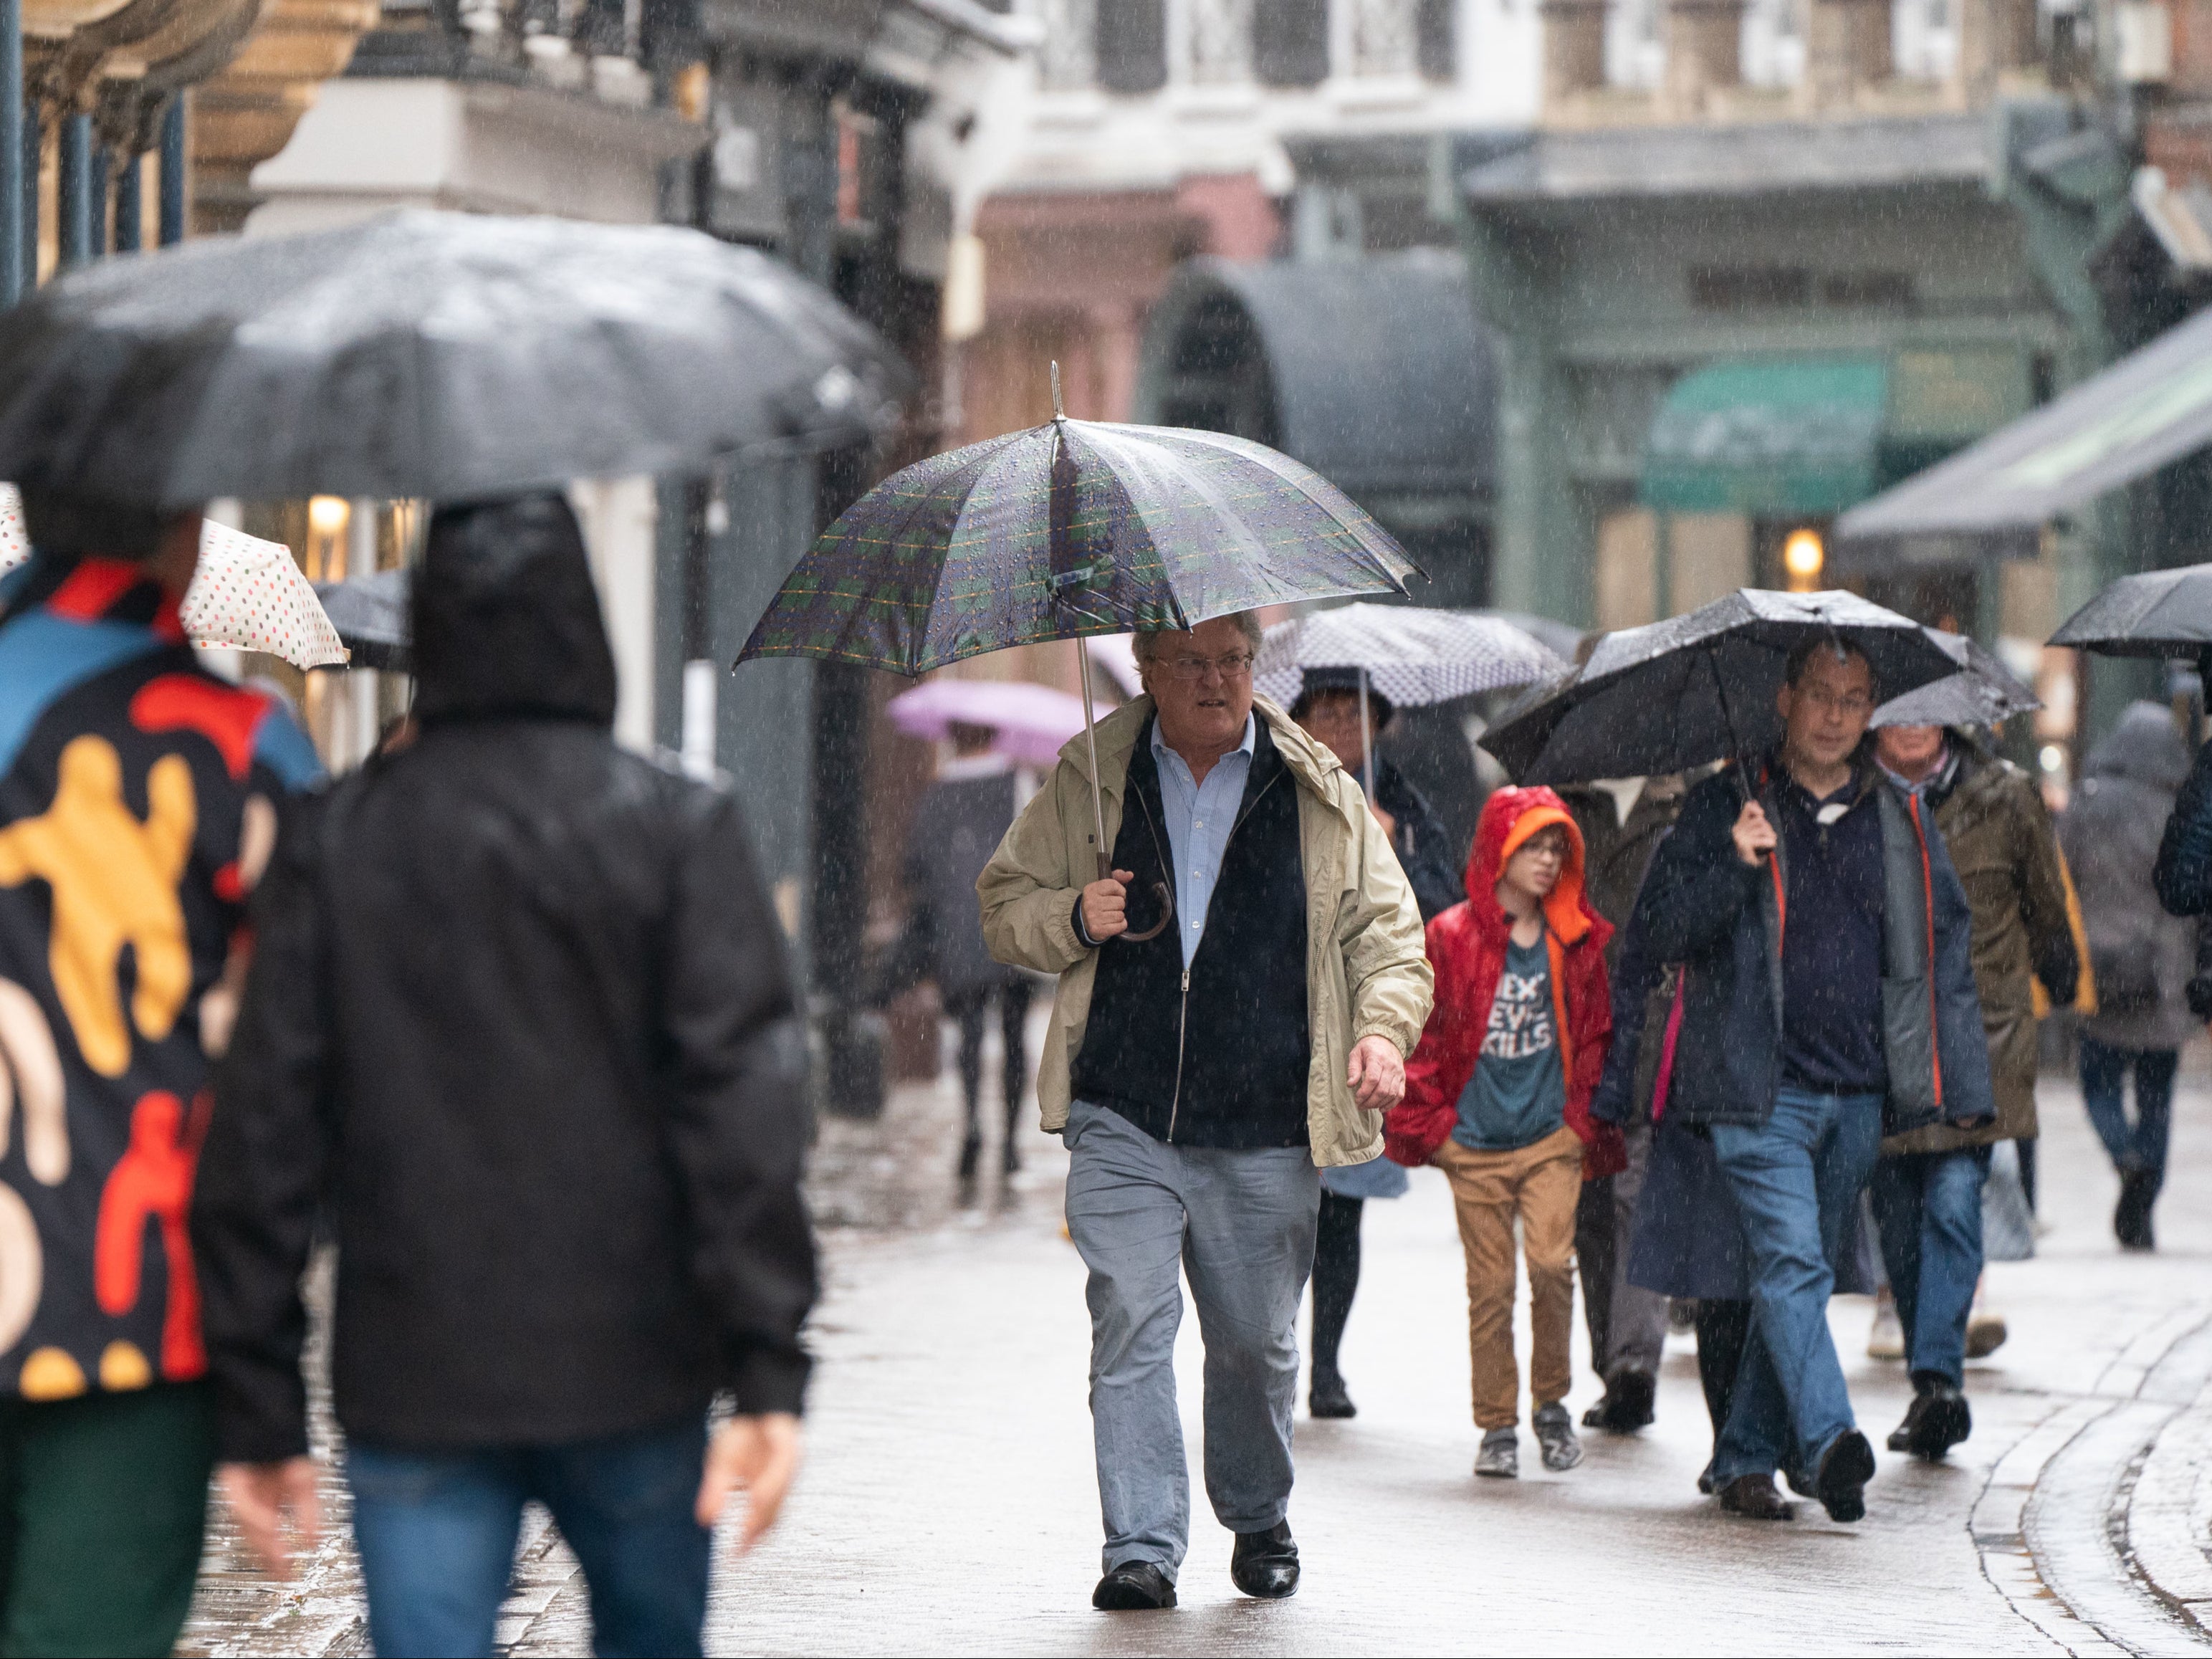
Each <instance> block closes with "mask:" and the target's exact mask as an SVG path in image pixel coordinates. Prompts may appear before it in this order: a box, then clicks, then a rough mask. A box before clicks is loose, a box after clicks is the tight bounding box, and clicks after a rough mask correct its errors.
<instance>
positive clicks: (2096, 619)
mask: <svg viewBox="0 0 2212 1659" xmlns="http://www.w3.org/2000/svg"><path fill="white" fill-rule="evenodd" d="M2051 644H2053V645H2071V646H2078V647H2081V649H2083V650H2086V651H2094V652H2097V653H2099V654H2100V655H2102V656H2107V657H2179V658H2185V659H2186V658H2193V657H2197V656H2198V655H2200V654H2201V653H2203V652H2204V650H2205V649H2206V648H2207V647H2212V564H2192V565H2185V566H2183V567H2182V568H2180V569H2179V570H2148V571H2145V572H2144V573H2143V574H2142V575H2140V576H2123V577H2121V578H2120V579H2119V580H2118V581H2116V582H2114V583H2113V584H2112V586H2110V587H2107V588H2106V590H2105V591H2104V592H2101V593H2100V594H2098V595H2097V597H2096V598H2095V599H2092V600H2090V601H2089V603H2088V604H2087V605H2083V606H2082V607H2081V609H2080V610H2079V611H2075V613H2074V614H2073V615H2072V616H2070V617H2068V618H2067V619H2066V622H2065V624H2064V626H2063V627H2061V628H2060V629H2059V630H2058V631H2057V633H2056V634H2053V635H2051Z"/></svg>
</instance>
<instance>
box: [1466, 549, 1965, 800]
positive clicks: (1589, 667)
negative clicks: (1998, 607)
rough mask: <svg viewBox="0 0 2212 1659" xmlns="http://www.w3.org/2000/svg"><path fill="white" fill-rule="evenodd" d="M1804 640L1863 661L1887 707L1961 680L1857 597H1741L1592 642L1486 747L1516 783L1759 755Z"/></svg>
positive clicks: (1778, 727)
mask: <svg viewBox="0 0 2212 1659" xmlns="http://www.w3.org/2000/svg"><path fill="white" fill-rule="evenodd" d="M1808 639H1826V640H1840V641H1844V643H1847V644H1849V645H1850V646H1852V647H1855V648H1856V649H1857V650H1859V651H1861V652H1863V653H1865V656H1866V658H1867V660H1868V662H1869V664H1870V665H1872V666H1873V669H1874V673H1875V685H1876V687H1877V689H1878V690H1879V691H1881V692H1882V693H1886V694H1888V695H1892V696H1895V695H1899V694H1901V693H1903V692H1905V691H1909V690H1917V688H1918V687H1920V686H1923V685H1925V684H1928V683H1929V681H1931V680H1936V679H1941V678H1944V677H1946V676H1948V675H1950V674H1953V673H1955V672H1957V671H1958V668H1959V665H1958V664H1957V663H1956V662H1955V661H1954V660H1953V659H1951V657H1950V656H1949V655H1948V654H1947V653H1945V652H1944V650H1943V649H1942V647H1940V646H1938V645H1937V644H1936V642H1935V641H1932V640H1930V639H1929V637H1928V635H1927V633H1926V631H1925V630H1923V629H1922V628H1921V627H1920V626H1919V624H1917V623H1914V622H1912V621H1911V619H1910V618H1908V617H1901V616H1899V615H1898V614H1897V612H1895V611H1889V610H1886V609H1884V608H1883V607H1882V606H1881V605H1875V604H1872V603H1870V602H1869V601H1868V600H1865V599H1860V598H1859V597H1858V596H1857V594H1854V593H1843V592H1827V593H1777V592H1768V591H1766V590H1765V589H1761V588H1749V587H1747V588H1742V589H1740V590H1738V591H1737V592H1734V593H1731V594H1729V596H1728V597H1727V598H1725V599H1716V600H1714V601H1713V602H1712V603H1711V605H1701V606H1699V608H1698V609H1697V610H1695V611H1691V612H1690V613H1688V614H1687V615H1686V616H1681V617H1669V618H1668V619H1667V620H1666V621H1664V622H1656V623H1647V624H1646V625H1645V626H1644V627H1642V628H1628V629H1621V630H1620V632H1618V633H1613V634H1608V635H1606V636H1605V638H1603V639H1602V640H1601V641H1598V644H1597V647H1596V649H1595V650H1594V651H1592V652H1591V653H1590V657H1589V661H1588V662H1587V663H1585V664H1583V666H1582V667H1581V668H1580V669H1579V670H1577V671H1576V672H1575V673H1574V674H1572V675H1571V676H1565V677H1563V678H1561V679H1559V680H1557V681H1554V682H1553V683H1552V684H1549V685H1547V686H1539V687H1537V688H1536V690H1534V691H1533V692H1532V693H1531V694H1530V695H1529V696H1528V697H1526V698H1524V699H1522V702H1520V703H1518V704H1516V706H1515V707H1514V708H1513V709H1512V710H1511V711H1510V712H1509V713H1508V714H1507V715H1506V716H1505V718H1504V720H1500V721H1499V722H1498V725H1497V726H1493V727H1492V728H1491V730H1490V731H1489V732H1487V733H1486V734H1485V735H1484V737H1483V738H1482V746H1483V747H1484V748H1486V749H1487V750H1490V752H1491V753H1492V754H1493V755H1495V756H1496V757H1498V760H1499V761H1500V762H1501V763H1503V764H1504V767H1505V769H1506V770H1507V771H1509V772H1510V773H1511V774H1512V775H1513V777H1514V779H1515V781H1517V782H1520V783H1578V782H1583V781H1588V780H1589V779H1591V778H1618V777H1638V776H1645V775H1652V774H1656V773H1663V772H1680V771H1686V770H1687V769H1690V768H1692V767H1695V766H1703V765H1704V764H1705V763H1707V762H1708V761H1716V760H1724V759H1733V758H1737V757H1747V756H1752V755H1757V754H1759V753H1762V752H1764V751H1765V750H1767V749H1769V748H1771V747H1772V746H1773V744H1775V743H1777V742H1778V741H1779V739H1780V738H1781V735H1782V717H1781V715H1780V714H1778V713H1777V712H1776V709H1775V707H1774V696H1775V693H1776V692H1777V691H1778V690H1781V687H1782V677H1783V672H1784V667H1785V665H1787V663H1788V660H1789V657H1790V653H1791V652H1792V651H1793V650H1795V649H1796V647H1798V645H1799V644H1801V643H1802V642H1803V641H1806V640H1808Z"/></svg>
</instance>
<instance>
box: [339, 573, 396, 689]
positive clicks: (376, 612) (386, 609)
mask: <svg viewBox="0 0 2212 1659" xmlns="http://www.w3.org/2000/svg"><path fill="white" fill-rule="evenodd" d="M413 586H414V584H413V580H412V578H411V577H410V574H409V573H408V572H407V571H405V570H380V571H378V572H376V573H375V574H374V575H369V576H356V577H355V578H353V579H352V580H350V581H343V582H317V583H316V584H315V596H316V598H318V599H320V600H322V602H323V614H324V615H325V616H326V617H329V618H330V619H331V627H333V628H335V629H337V630H338V638H339V639H340V640H341V641H343V643H344V645H345V647H346V649H347V650H349V651H350V652H352V653H353V662H352V666H354V667H356V668H389V669H394V670H397V671H398V672H400V673H403V674H404V673H409V672H411V671H412V670H413V667H414V662H413V659H412V657H411V655H410V646H411V644H412V642H413V625H412V623H411V621H410V617H409V616H408V601H409V598H410V594H411V593H412V592H413Z"/></svg>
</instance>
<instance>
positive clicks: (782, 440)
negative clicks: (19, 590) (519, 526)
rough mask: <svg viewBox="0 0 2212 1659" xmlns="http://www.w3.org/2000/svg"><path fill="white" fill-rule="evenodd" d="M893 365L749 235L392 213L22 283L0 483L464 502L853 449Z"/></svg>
mask: <svg viewBox="0 0 2212 1659" xmlns="http://www.w3.org/2000/svg"><path fill="white" fill-rule="evenodd" d="M909 384H910V380H909V376H908V371H907V370H906V368H904V367H903V365H902V364H901V363H900V362H899V361H898V359H897V357H896V355H895V354H894V353H893V352H892V351H891V349H890V347H889V346H887V345H886V344H885V343H884V342H883V340H882V339H881V338H880V337H878V336H877V335H876V334H875V332H874V331H872V330H871V329H869V328H868V327H867V326H866V325H865V324H863V323H861V322H860V321H859V320H858V319H856V318H854V316H853V315H852V314H851V313H848V312H847V311H846V310H845V309H844V308H843V307H841V306H839V305H838V304H837V302H836V301H835V300H833V299H832V298H830V296H829V295H828V294H827V293H825V292H823V290H822V289H819V288H817V287H815V286H814V285H813V284H811V283H808V282H807V281H806V280H805V278H804V277H802V276H799V274H798V273H797V272H796V271H794V270H792V269H791V268H790V267H789V266H787V265H782V264H777V263H776V262H775V260H773V259H770V258H768V257H767V256H766V255H764V254H762V253H759V252H755V251H754V250H752V249H750V248H744V247H738V246H732V245H731V244H729V243H726V242H720V241H717V240H714V238H713V237H710V236H707V235H705V234H702V233H700V232H698V231H695V230H686V229H683V228H678V227H674V226H617V225H597V224H584V223H579V222H573V221H568V220H559V219H513V218H496V217H492V216H487V215H481V214H463V213H431V212H424V211H419V210H416V211H408V212H402V213H395V214H392V215H388V216H385V217H382V218H379V219H375V220H372V221H369V222H367V223H364V224H360V225H354V226H349V227H348V228H344V229H341V230H332V231H323V232H319V233H316V234H313V235H307V236H297V237H289V238H282V239H276V240H267V241H241V240H237V239H235V238H231V237H216V238H210V239H209V240H204V241H197V242H191V243H187V244H185V245H184V246H179V247H177V248H173V249H169V250H166V251H164V252H160V253H148V254H140V255H138V256H137V257H135V258H128V259H103V260H101V261H100V262H99V263H97V264H93V265H90V266H88V267H87V268H86V269H84V270H80V271H78V272H76V273H75V274H74V275H72V276H66V277H64V278H63V279H62V280H60V281H59V282H56V283H49V284H48V285H47V286H46V287H45V288H42V289H40V290H38V292H37V294H36V295H34V296H33V297H32V298H30V299H27V300H26V301H24V302H23V303H22V304H21V305H19V306H17V307H15V308H14V309H13V310H11V311H9V312H7V313H5V314H4V316H0V478H8V479H11V480H13V481H14V482H15V483H18V484H36V485H44V486H46V487H48V488H52V489H66V490H73V491H76V492H79V493H82V494H87V495H100V496H105V497H108V498H111V499H114V500H118V501H138V502H146V503H151V504H155V505H159V506H164V507H182V506H189V505H191V504H193V503H197V502H199V501H207V500H210V499H211V498H213V497H216V496H218V495H237V496H244V497H246V498H248V499H259V500H271V499H279V498H289V497H295V496H301V495H314V494H328V495H378V496H400V495H422V496H429V497H431V498H433V499H435V500H440V501H465V500H469V499H471V498H479V497H483V496H485V495H503V494H509V493H513V492H516V491H520V490H525V489H546V488H550V487H552V486H554V485H557V484H559V483H562V482H564V481H566V480H568V479H570V478H581V477H612V476H618V475H624V474H632V473H645V472H670V471H702V470H705V469H706V468H707V467H708V465H711V464H712V463H713V462H714V460H716V459H718V458H720V457H723V456H726V455H729V454H732V453H736V452H738V451H742V450H744V449H747V448H749V447H754V446H761V445H771V446H788V447H793V448H809V447H835V446H836V445H840V444H849V443H854V442H858V441H865V440H866V439H867V438H868V437H869V436H870V435H872V433H873V432H874V431H876V430H878V429H879V428H881V427H882V426H883V425H884V423H885V422H887V420H888V418H889V417H890V413H891V406H892V402H893V399H894V398H896V396H897V395H899V394H900V393H902V392H903V390H904V389H905V388H906V387H907V386H908V385H909Z"/></svg>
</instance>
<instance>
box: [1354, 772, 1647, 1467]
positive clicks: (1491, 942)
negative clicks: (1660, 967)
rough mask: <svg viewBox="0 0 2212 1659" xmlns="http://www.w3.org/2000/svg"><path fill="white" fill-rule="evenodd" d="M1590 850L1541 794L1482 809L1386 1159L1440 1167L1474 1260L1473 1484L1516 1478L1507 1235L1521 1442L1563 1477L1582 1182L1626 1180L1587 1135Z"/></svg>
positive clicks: (1511, 797)
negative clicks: (1523, 1368)
mask: <svg viewBox="0 0 2212 1659" xmlns="http://www.w3.org/2000/svg"><path fill="white" fill-rule="evenodd" d="M1467 890H1468V899H1467V901H1466V902H1464V903H1462V904H1457V905H1455V906H1453V907H1452V908H1450V909H1449V910H1447V911H1445V912H1444V913H1443V915H1441V916H1439V917H1437V920H1436V921H1433V922H1431V923H1430V924H1429V932H1428V949H1429V960H1430V962H1431V964H1433V966H1434V967H1435V969H1436V974H1437V992H1436V1007H1435V1010H1434V1011H1433V1012H1431V1014H1430V1016H1429V1022H1428V1026H1427V1029H1426V1030H1424V1031H1423V1032H1422V1034H1421V1042H1420V1046H1419V1048H1416V1049H1415V1050H1414V1052H1413V1060H1412V1061H1411V1062H1410V1064H1409V1065H1408V1066H1407V1086H1406V1099H1405V1103H1404V1104H1402V1105H1401V1106H1400V1107H1399V1108H1398V1109H1397V1110H1395V1112H1393V1113H1392V1114H1391V1115H1390V1116H1389V1121H1388V1124H1387V1140H1388V1146H1389V1154H1390V1156H1391V1157H1392V1158H1395V1159H1396V1160H1397V1161H1398V1162H1399V1163H1401V1164H1409V1165H1413V1164H1428V1163H1434V1164H1437V1165H1439V1166H1440V1167H1441V1168H1442V1169H1443V1172H1444V1174H1445V1176H1447V1177H1449V1180H1450V1182H1451V1186H1452V1199H1453V1202H1454V1204H1455V1206H1456V1207H1457V1209H1458V1212H1459V1229H1460V1242H1461V1244H1462V1247H1463V1249H1465V1251H1466V1254H1467V1297H1468V1350H1469V1360H1470V1368H1471V1370H1472V1374H1473V1395H1474V1422H1475V1426H1476V1427H1477V1428H1479V1429H1480V1430H1481V1431H1482V1446H1481V1449H1480V1453H1479V1454H1478V1455H1477V1457H1476V1459H1475V1465H1474V1472H1475V1474H1478V1475H1489V1476H1493V1477H1498V1478H1503V1479H1511V1478H1513V1477H1515V1476H1517V1475H1518V1474H1520V1472H1521V1453H1520V1436H1519V1433H1518V1425H1519V1422H1520V1404H1521V1377H1520V1371H1519V1369H1518V1367H1517V1366H1516V1363H1515V1359H1514V1352H1513V1291H1514V1282H1515V1264H1514V1258H1515V1249H1514V1231H1515V1225H1516V1222H1517V1223H1518V1225H1519V1230H1520V1236H1521V1251H1522V1254H1523V1255H1525V1256H1526V1258H1527V1261H1528V1325H1529V1335H1530V1348H1531V1352H1530V1356H1529V1362H1528V1393H1529V1400H1530V1402H1531V1405H1532V1407H1533V1411H1532V1414H1531V1419H1530V1425H1531V1426H1532V1427H1533V1428H1534V1431H1535V1433H1536V1440H1537V1443H1538V1445H1539V1447H1540V1448H1541V1452H1542V1456H1543V1461H1544V1467H1545V1468H1547V1469H1553V1470H1565V1469H1571V1468H1574V1467H1575V1465H1577V1463H1579V1462H1582V1458H1583V1449H1582V1443H1581V1442H1580V1441H1579V1440H1578V1439H1577V1437H1576V1435H1575V1428H1574V1422H1573V1419H1571V1417H1570V1416H1569V1415H1568V1413H1567V1408H1566V1404H1565V1401H1566V1395H1567V1390H1568V1389H1569V1387H1570V1386H1571V1383H1572V1381H1573V1363H1572V1357H1571V1355H1572V1338H1573V1325H1574V1314H1575V1287H1574V1229H1575V1209H1576V1205H1577V1201H1578V1200H1579V1199H1580V1197H1581V1195H1582V1187H1583V1178H1584V1176H1585V1175H1588V1176H1591V1177H1601V1176H1607V1175H1612V1174H1615V1173H1617V1172H1618V1171H1619V1170H1620V1164H1621V1162H1622V1154H1621V1148H1620V1132H1619V1131H1618V1130H1617V1129H1613V1128H1612V1127H1609V1126H1607V1127H1598V1126H1594V1125H1593V1124H1592V1123H1591V1121H1590V1120H1589V1097H1590V1091H1591V1090H1592V1089H1593V1088H1595V1086H1596V1084H1597V1079H1598V1075H1599V1073H1601V1071H1602V1070H1603V1069H1604V1066H1605V1054H1606V1042H1607V1035H1608V1034H1609V1032H1610V1031H1611V1030H1612V1010H1611V1006H1610V1002H1609V1000H1608V997H1607V990H1606V976H1605V957H1604V950H1605V944H1606V940H1607V939H1608V938H1610V937H1611V936H1612V932H1613V930H1612V928H1611V927H1609V926H1608V925H1607V923H1606V921H1605V920H1604V919H1603V918H1602V917H1601V916H1600V915H1597V913H1596V912H1595V910H1593V909H1592V908H1590V906H1589V903H1588V902H1587V901H1586V900H1585V899H1584V897H1583V844H1582V835H1581V832H1580V831H1578V830H1577V829H1576V828H1575V821H1574V818H1573V817H1572V815H1571V814H1570V813H1569V812H1568V811H1567V809H1566V807H1565V804H1564V803H1562V802H1561V801H1560V799H1559V797H1558V796H1557V795H1555V794H1553V793H1552V792H1551V791H1550V790H1549V789H1542V788H1537V789H1516V788H1505V789H1500V790H1498V792H1497V793H1494V794H1492V796H1491V798H1490V799H1489V800H1488V801H1487V802H1486V803H1485V804H1484V806H1483V809H1482V819H1481V822H1480V823H1479V824H1478V825H1477V826H1476V829H1475V836H1474V850H1473V852H1472V853H1470V854H1469V855H1468V866H1467Z"/></svg>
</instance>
